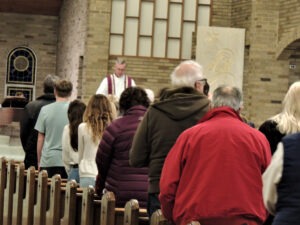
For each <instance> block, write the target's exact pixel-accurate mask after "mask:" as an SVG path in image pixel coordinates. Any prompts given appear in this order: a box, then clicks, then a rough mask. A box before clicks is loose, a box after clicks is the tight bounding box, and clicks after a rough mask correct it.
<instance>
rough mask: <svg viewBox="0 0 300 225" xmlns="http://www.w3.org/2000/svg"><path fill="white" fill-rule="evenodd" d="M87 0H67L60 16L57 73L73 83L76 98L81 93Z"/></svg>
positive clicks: (73, 95)
mask: <svg viewBox="0 0 300 225" xmlns="http://www.w3.org/2000/svg"><path fill="white" fill-rule="evenodd" d="M86 18H87V1H86V0H81V1H73V0H65V1H64V2H63V5H62V7H61V10H60V16H59V21H60V23H59V37H58V43H57V74H58V76H60V77H67V78H68V79H70V80H71V81H72V83H73V85H74V86H73V88H74V89H73V94H72V97H73V98H75V97H77V95H79V96H80V95H81V90H82V87H81V79H82V74H81V73H82V70H81V69H80V66H81V65H80V64H81V60H82V58H83V56H84V51H85V40H86Z"/></svg>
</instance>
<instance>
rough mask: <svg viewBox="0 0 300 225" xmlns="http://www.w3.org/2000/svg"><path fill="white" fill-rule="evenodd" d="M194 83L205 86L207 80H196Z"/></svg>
mask: <svg viewBox="0 0 300 225" xmlns="http://www.w3.org/2000/svg"><path fill="white" fill-rule="evenodd" d="M196 82H199V83H201V84H202V85H205V84H207V79H206V78H204V79H201V80H197V81H196Z"/></svg>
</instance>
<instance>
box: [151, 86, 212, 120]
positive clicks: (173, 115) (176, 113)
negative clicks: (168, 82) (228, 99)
mask: <svg viewBox="0 0 300 225" xmlns="http://www.w3.org/2000/svg"><path fill="white" fill-rule="evenodd" d="M209 104H210V101H209V99H208V98H207V96H205V95H204V94H202V93H200V92H198V91H197V90H195V89H194V88H192V87H181V88H176V89H169V90H167V91H166V93H165V98H164V100H162V101H160V102H157V103H155V104H153V105H152V107H153V108H155V109H156V110H158V111H161V112H162V113H164V114H165V115H166V116H167V117H169V118H170V119H172V120H178V121H180V120H184V119H186V118H188V117H190V116H192V115H193V114H195V113H197V112H199V111H202V110H203V109H204V108H207V107H208V105H209Z"/></svg>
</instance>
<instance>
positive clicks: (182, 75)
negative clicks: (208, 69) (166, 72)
mask: <svg viewBox="0 0 300 225" xmlns="http://www.w3.org/2000/svg"><path fill="white" fill-rule="evenodd" d="M203 78H204V76H203V69H202V66H201V65H200V64H199V63H197V62H195V61H193V60H186V61H183V62H181V63H180V64H179V65H178V66H177V67H176V68H175V69H174V70H173V72H172V74H171V83H172V85H173V86H174V87H182V86H188V87H195V83H196V81H198V80H202V79H203Z"/></svg>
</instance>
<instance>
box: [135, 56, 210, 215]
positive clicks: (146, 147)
mask: <svg viewBox="0 0 300 225" xmlns="http://www.w3.org/2000/svg"><path fill="white" fill-rule="evenodd" d="M171 83H172V86H173V88H171V89H166V90H165V91H164V93H163V96H161V97H163V100H161V101H159V102H157V103H155V104H153V105H152V106H151V107H150V108H149V110H148V112H147V113H146V114H145V116H144V119H143V121H142V122H141V124H140V125H139V127H138V130H137V132H136V134H135V137H134V140H133V143H132V147H131V150H130V156H129V157H130V159H129V162H130V164H131V165H132V166H134V167H144V166H147V167H149V186H148V193H149V195H148V206H147V210H148V214H149V217H150V216H151V215H152V213H153V212H155V211H156V210H157V209H160V203H159V200H158V194H159V181H160V175H161V170H162V167H163V164H164V161H165V158H166V156H167V154H168V152H169V151H170V149H171V148H172V146H173V144H174V143H175V141H176V139H177V137H178V136H179V135H180V134H181V133H182V132H183V131H184V130H185V129H187V128H189V127H191V126H193V125H195V124H196V123H197V122H198V121H199V120H200V119H201V117H202V116H203V115H204V114H205V113H206V112H207V111H208V110H209V107H210V101H209V99H208V98H207V96H206V95H207V94H208V89H209V86H208V84H207V80H206V79H205V78H204V76H203V74H202V67H201V65H199V64H198V63H197V62H195V61H192V60H188V61H184V62H182V63H181V64H179V65H178V66H177V67H176V68H175V69H174V71H173V73H172V74H171Z"/></svg>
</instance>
